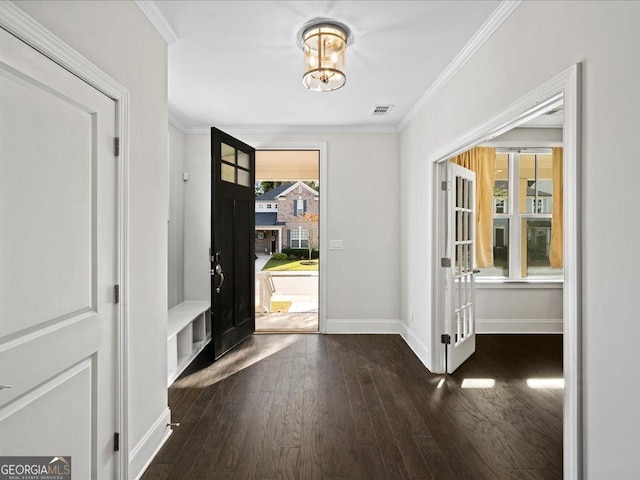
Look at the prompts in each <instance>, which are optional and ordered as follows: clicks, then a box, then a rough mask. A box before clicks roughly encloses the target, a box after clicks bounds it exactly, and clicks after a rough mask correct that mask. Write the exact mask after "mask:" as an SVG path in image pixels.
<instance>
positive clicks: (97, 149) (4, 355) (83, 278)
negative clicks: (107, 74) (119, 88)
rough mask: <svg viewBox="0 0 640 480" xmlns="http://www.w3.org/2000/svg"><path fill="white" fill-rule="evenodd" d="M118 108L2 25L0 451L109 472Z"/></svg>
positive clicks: (84, 472)
mask: <svg viewBox="0 0 640 480" xmlns="http://www.w3.org/2000/svg"><path fill="white" fill-rule="evenodd" d="M115 118H116V117H115V103H114V101H113V100H111V99H109V98H108V97H106V96H105V95H103V94H101V93H100V92H98V91H97V90H95V89H94V88H92V87H91V86H89V85H88V84H86V83H85V82H83V81H81V80H80V79H78V78H77V77H75V76H74V75H72V74H70V73H69V72H67V71H66V70H65V69H63V68H62V67H60V66H58V65H57V64H56V63H54V62H52V61H51V60H49V59H47V58H46V57H45V56H43V55H41V54H40V53H38V52H36V51H35V50H34V49H32V48H31V47H29V46H27V45H26V44H24V43H23V42H21V41H20V40H18V39H16V38H15V37H13V36H12V35H10V34H9V33H7V32H6V31H4V30H2V29H0V385H5V386H9V385H10V388H3V389H0V452H2V453H1V454H2V455H3V456H49V457H52V458H53V457H61V456H64V457H71V472H72V476H73V478H82V479H85V478H113V476H114V464H115V462H114V445H113V438H114V431H115V420H116V416H115V413H116V411H115V408H116V401H115V400H116V393H117V392H116V369H115V360H116V359H115V346H116V342H115V341H116V333H117V330H116V327H117V324H116V322H117V315H118V313H117V309H116V307H115V306H114V284H115V283H116V278H117V263H116V262H117V257H116V254H117V241H116V240H117V230H116V228H117V212H116V201H117V193H116V188H117V183H116V174H117V160H116V158H115V152H114V147H113V145H114V136H115Z"/></svg>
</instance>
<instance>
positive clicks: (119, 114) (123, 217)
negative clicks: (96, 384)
mask: <svg viewBox="0 0 640 480" xmlns="http://www.w3.org/2000/svg"><path fill="white" fill-rule="evenodd" d="M0 28H3V29H5V30H7V31H8V32H9V33H11V34H12V35H14V36H15V37H17V38H19V39H20V40H22V41H23V42H25V43H26V44H27V45H29V46H30V47H32V48H33V49H35V50H37V51H38V52H40V53H41V54H43V55H44V56H46V57H48V58H49V59H50V60H52V61H54V62H55V63H57V64H58V65H60V66H61V67H62V68H64V69H65V70H68V71H69V72H71V73H72V74H74V75H75V76H77V77H78V78H80V79H81V80H83V81H84V82H86V83H88V84H89V85H91V86H92V87H94V88H95V89H96V90H98V91H100V92H102V93H103V94H105V95H106V96H107V97H109V98H111V99H112V100H113V101H114V102H115V104H116V118H115V122H116V135H117V136H118V137H119V138H120V155H119V157H118V172H117V174H116V183H117V185H116V188H117V202H118V204H117V217H118V218H117V227H116V228H117V242H116V244H117V252H116V263H117V274H116V278H117V282H118V284H119V285H120V303H119V304H117V305H115V307H116V308H115V310H116V317H117V320H116V321H117V333H116V429H117V430H116V431H118V432H120V451H119V452H114V466H115V478H128V477H129V461H128V459H129V456H128V451H129V448H128V437H129V435H128V372H129V368H128V346H129V340H128V336H127V332H128V325H129V308H128V303H129V302H128V299H129V269H128V265H129V259H128V255H129V249H128V245H129V231H128V216H129V92H128V91H127V89H126V88H124V87H123V86H122V85H120V84H119V83H118V82H116V81H115V80H114V79H113V78H111V77H110V76H109V75H107V74H106V73H105V72H104V71H102V70H101V69H99V68H98V67H97V66H95V65H94V64H93V63H92V62H90V61H89V60H88V59H87V58H85V57H84V56H82V55H81V54H80V53H78V52H77V51H76V50H74V49H73V48H71V47H70V46H69V45H67V44H66V43H65V42H63V41H62V40H61V39H60V38H59V37H57V36H56V35H54V34H53V33H52V32H51V31H49V30H48V29H46V28H45V27H44V26H43V25H42V24H40V23H39V22H37V21H36V20H35V19H33V18H32V17H31V16H29V15H28V14H26V13H25V12H24V11H22V10H21V9H20V8H18V7H17V6H16V5H14V4H13V3H11V2H0Z"/></svg>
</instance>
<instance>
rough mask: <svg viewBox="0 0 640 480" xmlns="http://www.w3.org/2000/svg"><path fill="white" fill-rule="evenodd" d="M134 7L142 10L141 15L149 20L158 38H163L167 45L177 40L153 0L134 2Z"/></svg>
mask: <svg viewBox="0 0 640 480" xmlns="http://www.w3.org/2000/svg"><path fill="white" fill-rule="evenodd" d="M135 1H136V5H138V7H139V8H140V10H142V13H144V14H145V16H146V17H147V18H148V19H149V21H150V22H151V25H153V26H154V27H155V29H156V30H157V31H158V33H159V34H160V36H161V37H162V38H164V41H165V42H167V45H169V44H172V43H173V42H175V41H176V40H178V38H180V37H178V34H177V33H176V31H175V30H174V29H173V27H172V26H171V24H170V23H169V21H168V20H167V18H166V17H165V16H164V15H163V14H162V12H161V11H160V9H159V8H158V5H157V4H156V2H154V1H153V0H135Z"/></svg>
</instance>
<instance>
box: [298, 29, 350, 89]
mask: <svg viewBox="0 0 640 480" xmlns="http://www.w3.org/2000/svg"><path fill="white" fill-rule="evenodd" d="M348 40H349V29H348V28H346V27H345V26H344V25H341V24H339V23H334V22H321V23H316V24H313V25H311V26H309V27H308V28H306V29H305V30H304V31H303V32H302V51H303V52H304V63H305V72H304V75H303V76H302V83H303V84H304V86H305V87H307V88H308V89H309V90H313V91H315V92H331V91H333V90H337V89H339V88H340V87H342V86H343V85H344V84H345V82H346V81H347V77H346V75H345V73H344V59H345V54H346V53H347V41H348Z"/></svg>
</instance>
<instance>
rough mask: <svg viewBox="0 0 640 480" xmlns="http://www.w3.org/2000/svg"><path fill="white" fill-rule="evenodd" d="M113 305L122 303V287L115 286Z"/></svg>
mask: <svg viewBox="0 0 640 480" xmlns="http://www.w3.org/2000/svg"><path fill="white" fill-rule="evenodd" d="M113 303H120V285H114V286H113Z"/></svg>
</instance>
